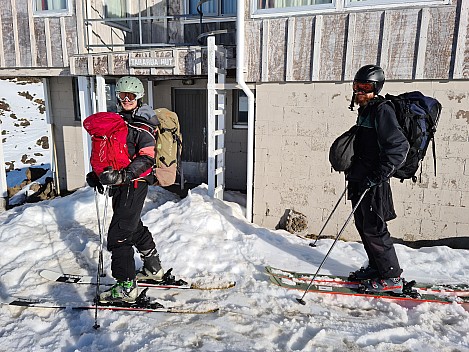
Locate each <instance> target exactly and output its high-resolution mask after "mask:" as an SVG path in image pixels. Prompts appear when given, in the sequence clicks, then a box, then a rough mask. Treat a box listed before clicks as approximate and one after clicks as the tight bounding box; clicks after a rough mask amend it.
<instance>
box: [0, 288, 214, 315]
mask: <svg viewBox="0 0 469 352" xmlns="http://www.w3.org/2000/svg"><path fill="white" fill-rule="evenodd" d="M147 289H148V288H147ZM147 289H145V290H143V291H142V293H140V295H139V297H138V298H137V301H136V302H135V303H121V304H118V305H117V304H103V303H98V306H96V303H95V302H60V301H58V300H55V299H51V298H28V297H16V296H9V297H2V298H0V304H1V305H7V306H18V307H24V308H44V309H59V310H67V309H68V310H91V309H96V308H97V309H98V310H111V311H130V312H145V313H177V314H209V313H215V312H217V311H218V310H219V309H218V308H207V309H187V308H183V307H164V306H163V305H162V304H160V303H158V302H151V301H150V298H149V297H147V296H146V290H147Z"/></svg>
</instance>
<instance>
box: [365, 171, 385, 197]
mask: <svg viewBox="0 0 469 352" xmlns="http://www.w3.org/2000/svg"><path fill="white" fill-rule="evenodd" d="M382 182H383V180H382V179H381V178H379V177H378V176H376V175H370V176H367V177H365V179H364V180H363V181H362V183H361V184H360V192H361V193H363V192H364V191H365V190H367V189H369V188H370V189H371V188H373V187H375V186H378V185H379V184H381V183H382Z"/></svg>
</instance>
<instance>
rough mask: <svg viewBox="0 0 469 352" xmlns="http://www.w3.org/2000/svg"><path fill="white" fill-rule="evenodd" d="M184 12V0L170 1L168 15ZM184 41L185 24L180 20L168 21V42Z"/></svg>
mask: <svg viewBox="0 0 469 352" xmlns="http://www.w3.org/2000/svg"><path fill="white" fill-rule="evenodd" d="M181 13H184V11H183V4H182V0H172V1H169V2H168V16H173V15H179V14H181ZM183 41H184V24H183V23H182V22H181V21H179V20H174V21H168V43H182V42H183Z"/></svg>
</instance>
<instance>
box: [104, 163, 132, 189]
mask: <svg viewBox="0 0 469 352" xmlns="http://www.w3.org/2000/svg"><path fill="white" fill-rule="evenodd" d="M131 179H132V174H131V173H130V172H128V171H126V170H125V169H122V170H114V169H113V168H112V166H108V167H107V168H105V169H104V171H103V172H102V173H101V175H99V180H100V181H101V183H102V184H103V185H120V184H122V183H129V182H130V180H131Z"/></svg>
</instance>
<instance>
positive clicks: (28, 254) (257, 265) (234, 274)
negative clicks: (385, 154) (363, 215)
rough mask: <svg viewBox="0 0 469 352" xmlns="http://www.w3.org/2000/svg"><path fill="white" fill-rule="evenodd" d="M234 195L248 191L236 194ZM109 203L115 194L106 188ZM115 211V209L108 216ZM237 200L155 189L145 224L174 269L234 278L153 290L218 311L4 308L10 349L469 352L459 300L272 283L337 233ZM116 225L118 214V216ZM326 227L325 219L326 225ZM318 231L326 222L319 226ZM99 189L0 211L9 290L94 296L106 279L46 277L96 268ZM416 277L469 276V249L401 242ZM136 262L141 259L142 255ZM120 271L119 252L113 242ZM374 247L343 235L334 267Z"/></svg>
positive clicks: (357, 260)
mask: <svg viewBox="0 0 469 352" xmlns="http://www.w3.org/2000/svg"><path fill="white" fill-rule="evenodd" d="M229 196H230V197H229V198H230V199H232V200H236V199H239V198H241V197H240V196H239V195H238V194H230V195H229ZM99 206H100V209H101V211H102V210H103V208H104V197H103V196H100V197H99ZM111 213H112V211H111V210H110V209H109V212H108V216H111ZM242 214H243V210H242V208H241V207H240V206H239V205H238V204H237V203H235V202H227V201H225V202H222V201H219V200H213V199H210V198H209V197H208V196H207V190H206V187H205V186H199V187H198V188H196V189H193V190H192V191H191V192H190V194H189V196H188V197H186V198H184V199H182V200H180V199H178V198H177V197H176V196H175V195H173V194H172V193H169V192H167V191H165V190H163V189H162V188H159V187H151V190H150V193H149V196H148V197H147V201H146V203H145V207H144V211H143V221H144V223H145V225H146V226H148V227H149V229H150V230H151V232H152V233H153V234H154V238H155V241H156V244H157V248H158V250H159V252H160V254H161V259H162V262H163V265H164V267H165V268H171V267H172V268H174V270H173V272H174V273H175V274H176V276H177V277H180V278H183V279H186V280H195V279H197V280H202V281H203V280H205V281H206V282H207V283H209V282H211V281H218V280H234V281H236V282H237V284H236V287H234V288H232V289H228V290H221V291H194V290H191V291H181V290H179V291H178V290H167V291H159V290H152V291H151V292H150V295H151V296H153V297H155V298H156V299H158V300H159V302H161V303H162V304H164V305H165V306H168V307H170V306H183V307H184V306H190V307H200V308H203V307H213V306H217V307H219V308H220V311H219V312H217V313H212V314H208V315H175V314H168V313H147V314H142V313H135V312H109V311H99V312H98V323H99V324H100V325H101V327H100V328H99V329H98V330H95V329H94V328H93V325H94V319H95V317H94V311H83V312H77V311H68V310H67V311H60V310H48V309H36V308H27V309H25V308H18V307H10V306H1V308H0V309H1V314H0V326H1V328H0V346H1V349H2V350H5V351H11V350H18V349H22V350H27V351H210V352H212V351H422V352H427V351H469V336H468V327H469V313H468V312H467V311H465V310H464V309H463V307H462V306H459V305H457V304H449V305H443V304H435V303H422V304H420V305H417V306H415V307H405V306H402V305H399V304H398V303H395V302H392V301H389V300H377V299H368V298H359V297H339V296H332V295H325V294H314V293H309V294H307V295H306V298H305V299H306V302H307V304H306V305H305V306H302V305H300V304H298V303H297V301H296V298H298V297H300V295H301V294H300V293H299V292H293V291H288V290H285V289H283V288H280V287H277V286H274V285H272V284H270V283H269V280H268V277H267V275H266V274H264V273H263V267H264V265H273V266H278V267H283V268H288V269H294V270H295V269H296V270H301V271H310V272H311V271H315V269H316V268H317V265H319V263H320V262H321V260H322V259H323V257H324V255H325V253H326V252H327V251H328V249H329V248H330V246H331V244H332V240H320V241H319V242H318V246H317V247H316V248H312V247H309V246H308V243H309V241H305V240H303V239H300V238H298V237H296V236H293V235H290V234H288V233H287V232H285V231H272V230H268V229H266V228H262V227H258V226H255V225H252V224H250V223H247V222H246V221H245V220H244V218H243V215H242ZM107 223H109V219H108V221H107ZM319 225H320V224H317V226H316V227H319ZM316 231H317V229H316ZM97 233H98V231H97V216H96V208H95V198H94V193H93V190H92V189H90V188H88V187H85V188H83V189H80V190H78V191H77V192H76V193H74V194H72V195H70V196H67V197H63V198H57V199H54V200H51V201H44V202H41V203H37V204H28V205H24V206H20V207H16V208H14V209H12V210H9V211H7V212H4V213H2V214H0V243H1V248H2V249H3V250H2V255H1V257H0V277H1V284H0V296H1V297H6V296H8V295H19V296H27V297H43V296H47V297H52V298H56V299H61V298H67V299H73V300H78V301H83V302H85V301H89V300H91V299H92V298H93V297H94V294H95V287H92V286H77V285H70V284H60V283H51V282H47V281H46V280H45V279H43V278H41V277H40V275H39V271H40V270H41V269H44V268H47V269H56V270H62V271H65V272H69V273H77V274H89V275H96V266H97V258H98V252H99V236H98V235H97ZM396 247H397V253H398V255H399V257H400V259H401V264H402V266H403V267H404V269H405V271H404V274H405V277H406V278H408V279H416V280H420V281H426V282H428V281H434V282H438V281H439V282H448V281H450V282H466V283H468V282H469V279H468V274H469V262H468V260H467V251H466V250H455V249H450V248H448V247H433V248H422V249H420V250H416V249H410V248H408V247H405V246H403V245H397V246H396ZM136 259H137V264H138V265H140V264H141V262H140V260H139V258H138V256H136ZM104 262H105V271H106V273H107V274H108V275H110V266H109V265H110V254H109V252H107V251H106V250H104ZM364 262H365V253H364V250H363V247H362V245H361V244H359V243H355V242H348V243H347V242H340V241H339V242H338V244H337V245H336V247H335V248H334V250H333V251H332V253H331V256H330V258H329V259H328V260H327V261H326V263H325V266H324V269H323V273H333V274H343V275H346V274H348V272H349V271H351V270H354V269H356V268H358V267H360V266H361V265H362V264H363V263H364Z"/></svg>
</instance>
